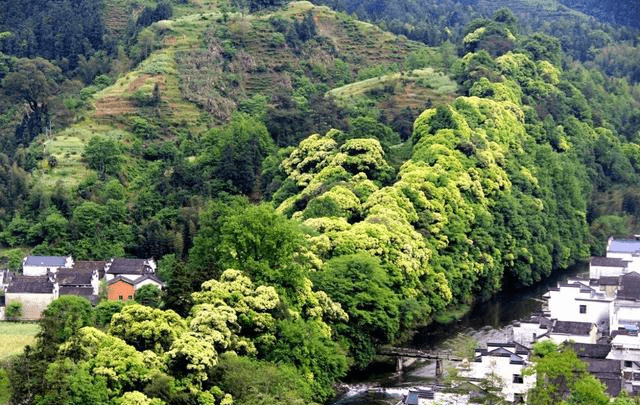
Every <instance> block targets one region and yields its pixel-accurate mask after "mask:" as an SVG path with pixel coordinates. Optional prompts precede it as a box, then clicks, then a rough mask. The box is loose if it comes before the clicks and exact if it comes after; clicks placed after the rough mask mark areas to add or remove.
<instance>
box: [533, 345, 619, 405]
mask: <svg viewBox="0 0 640 405" xmlns="http://www.w3.org/2000/svg"><path fill="white" fill-rule="evenodd" d="M531 360H532V361H533V363H534V366H533V370H532V371H533V372H534V373H535V374H536V385H535V386H534V387H533V388H532V389H531V390H530V391H529V393H528V395H527V398H528V399H527V401H528V403H529V404H531V405H553V404H558V403H560V402H562V401H566V403H569V404H580V405H587V404H593V405H606V404H608V403H609V402H610V400H609V398H608V397H607V395H606V394H605V388H604V385H603V384H602V383H601V382H600V381H598V380H597V379H596V378H595V377H593V376H592V375H590V374H589V372H588V371H587V365H586V364H585V363H584V362H582V361H581V360H580V359H579V358H578V356H577V355H576V354H575V352H574V351H573V350H571V349H570V348H569V347H562V346H560V347H558V346H557V345H556V344H555V343H553V342H552V341H550V340H546V341H542V342H539V343H536V344H535V345H534V346H533V356H532V357H531Z"/></svg>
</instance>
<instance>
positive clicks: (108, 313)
mask: <svg viewBox="0 0 640 405" xmlns="http://www.w3.org/2000/svg"><path fill="white" fill-rule="evenodd" d="M125 305H126V301H109V300H106V299H104V300H102V301H100V303H99V304H98V305H96V307H95V309H94V310H93V313H94V314H95V324H96V326H97V327H98V328H102V329H107V328H108V327H109V325H110V324H111V318H113V315H114V314H117V313H118V312H120V311H121V310H122V307H124V306H125Z"/></svg>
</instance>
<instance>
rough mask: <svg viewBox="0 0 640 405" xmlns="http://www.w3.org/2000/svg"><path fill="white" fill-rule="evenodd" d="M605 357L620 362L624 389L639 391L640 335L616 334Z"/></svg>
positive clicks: (636, 392)
mask: <svg viewBox="0 0 640 405" xmlns="http://www.w3.org/2000/svg"><path fill="white" fill-rule="evenodd" d="M606 358H607V359H608V360H616V361H618V362H619V363H620V366H621V369H622V378H623V387H624V389H625V390H626V391H627V392H630V393H634V394H638V393H640V337H638V335H637V333H636V334H634V335H627V334H618V335H616V336H615V337H614V338H613V340H612V341H611V350H610V351H609V354H607V357H606Z"/></svg>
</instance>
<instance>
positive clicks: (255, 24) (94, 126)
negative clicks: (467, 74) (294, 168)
mask: <svg viewBox="0 0 640 405" xmlns="http://www.w3.org/2000/svg"><path fill="white" fill-rule="evenodd" d="M114 5H119V6H118V7H120V6H122V7H128V6H127V5H126V4H125V2H123V1H120V0H114V2H113V3H112V5H111V6H110V7H107V8H106V13H107V15H109V16H111V17H110V18H111V20H110V21H111V23H110V24H111V29H119V28H118V21H121V19H119V18H118V17H117V12H116V10H117V9H118V7H115V6H114ZM189 11H191V12H190V13H189ZM176 15H177V17H174V18H173V19H172V20H165V21H159V22H157V23H154V24H153V25H152V26H151V27H150V30H151V31H152V32H153V35H154V38H153V41H152V43H150V44H148V45H147V46H148V57H147V58H146V59H145V60H144V61H142V62H141V63H140V64H139V65H138V66H137V67H136V68H135V69H134V70H131V71H129V72H127V73H126V74H124V75H122V76H121V77H119V78H118V80H117V81H116V82H115V83H114V84H113V85H111V86H109V87H107V88H105V89H103V90H101V91H98V92H96V93H95V94H94V95H93V99H92V102H91V103H90V104H91V105H92V108H91V109H89V110H87V111H84V112H81V113H79V116H78V117H77V124H75V125H73V126H72V127H70V128H67V129H65V130H64V131H62V132H59V133H54V134H52V135H50V136H49V137H48V139H46V140H45V141H44V142H43V147H44V149H45V152H47V154H48V155H50V156H53V157H55V162H56V164H55V165H53V166H52V167H50V166H49V165H48V163H47V162H43V163H42V165H41V167H40V170H39V172H38V173H37V174H36V177H37V178H38V179H39V180H38V181H39V182H40V183H41V185H42V187H43V188H44V189H49V190H50V189H52V187H54V186H55V185H56V184H57V183H59V182H62V183H64V184H65V185H66V186H69V187H71V186H74V185H77V184H79V183H80V182H82V181H83V179H85V178H86V176H87V175H88V174H89V173H90V171H88V169H87V168H86V167H85V165H84V164H83V162H82V159H81V157H82V152H83V149H84V145H85V144H86V143H87V142H88V140H89V139H91V138H92V137H94V136H100V137H104V138H109V139H114V140H118V141H119V142H122V143H123V144H125V145H128V146H129V147H131V146H132V145H134V144H138V146H137V148H138V149H139V148H140V147H142V148H144V147H147V146H148V145H151V144H153V143H157V142H166V141H170V142H178V140H179V139H184V138H185V137H187V138H189V139H192V140H196V141H197V139H198V138H199V137H200V136H201V135H202V134H204V133H205V132H206V131H207V130H208V129H209V128H210V127H212V126H216V125H221V124H224V123H225V122H227V120H229V118H230V117H231V115H232V114H233V112H234V111H235V110H236V109H237V108H243V105H245V104H246V103H247V100H255V99H256V97H257V98H258V99H261V100H263V102H265V103H266V107H267V108H275V109H283V110H286V109H287V108H292V109H302V110H304V108H305V105H308V103H310V101H309V100H310V97H312V96H313V95H314V94H320V95H322V94H324V93H325V92H327V91H329V90H331V89H332V88H335V87H340V86H343V85H345V84H348V83H352V82H355V81H357V77H358V75H359V74H360V73H361V72H362V71H364V70H366V69H371V67H389V68H390V69H391V70H392V71H393V70H394V69H395V70H396V71H397V70H399V69H402V66H403V63H404V61H405V60H406V59H407V57H408V56H410V55H411V54H413V53H415V52H417V51H421V52H425V50H427V48H426V47H425V46H424V45H422V44H419V43H416V42H412V41H409V40H407V39H406V38H401V37H397V36H394V35H392V34H389V33H387V32H384V31H382V30H380V29H379V28H377V27H375V26H373V25H371V24H367V23H363V22H359V21H355V20H353V19H351V18H350V17H348V16H346V15H343V14H340V13H336V12H334V11H332V10H330V9H329V8H327V7H317V6H314V5H312V4H311V3H309V2H294V3H291V4H290V5H289V6H288V7H287V8H286V9H283V10H277V11H273V12H271V13H262V14H259V15H252V14H244V13H243V14H227V13H222V12H221V11H220V10H219V9H218V8H217V7H216V5H215V2H213V1H209V2H202V3H201V4H200V5H196V4H187V5H182V6H180V7H179V8H178V9H177V12H176ZM305 24H306V25H305ZM305 29H307V30H311V31H312V32H307V33H305V32H304V30H305ZM425 72H426V71H425ZM428 72H429V73H428V74H425V73H424V72H423V73H421V74H417V75H416V76H415V77H414V76H413V75H407V76H404V75H403V80H395V81H394V83H395V84H394V86H395V87H394V89H395V90H394V95H393V97H392V98H381V99H379V100H378V102H379V107H380V108H381V109H382V110H383V112H384V113H385V115H387V116H388V117H389V119H390V120H393V119H394V117H396V116H397V115H398V114H400V113H401V111H402V109H405V108H407V107H411V108H414V109H420V111H421V110H422V109H424V108H425V107H426V106H427V105H428V104H430V103H432V102H434V103H438V102H440V101H446V100H449V99H451V97H452V95H453V94H454V93H455V86H448V87H447V86H444V87H443V86H442V85H441V84H438V85H437V86H434V83H435V82H433V81H431V82H430V80H432V79H434V78H439V79H438V80H440V81H443V83H445V84H451V82H450V81H449V80H448V79H446V76H444V75H443V74H442V73H441V72H440V67H435V68H432V69H431V70H429V71H428ZM405 79H406V80H405ZM443 89H444V90H443ZM361 96H362V94H361V95H358V97H356V98H361V99H362V98H366V97H361ZM364 96H368V94H365V95H364ZM283 100H284V101H283ZM287 103H289V104H290V105H288V106H287ZM305 103H306V104H305ZM348 107H349V106H348V105H347V104H344V108H348ZM141 141H142V142H141ZM140 143H141V145H140ZM131 158H132V157H131V156H130V157H129V159H131Z"/></svg>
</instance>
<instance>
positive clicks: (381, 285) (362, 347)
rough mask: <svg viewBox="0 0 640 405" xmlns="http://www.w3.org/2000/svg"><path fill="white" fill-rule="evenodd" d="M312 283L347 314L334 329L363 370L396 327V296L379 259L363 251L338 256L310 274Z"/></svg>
mask: <svg viewBox="0 0 640 405" xmlns="http://www.w3.org/2000/svg"><path fill="white" fill-rule="evenodd" d="M312 280H313V282H314V284H315V287H316V288H318V289H320V290H323V291H325V292H326V293H327V294H328V295H329V296H330V297H331V298H332V299H333V300H334V301H336V302H338V303H340V304H342V307H343V309H344V310H345V311H346V312H347V314H348V315H349V322H348V323H347V324H346V325H344V324H338V325H336V329H337V331H338V333H339V334H341V335H342V336H344V337H346V338H347V339H348V341H349V346H350V354H351V356H352V357H353V358H354V360H355V364H356V366H358V367H365V366H366V365H368V364H369V362H371V360H372V359H373V357H374V356H375V351H376V345H378V344H384V343H388V342H390V341H391V340H393V338H394V337H395V335H396V334H397V332H398V330H399V327H400V311H399V304H400V302H399V297H398V296H397V295H396V294H395V293H394V291H393V290H392V289H391V285H390V282H389V277H388V274H387V272H386V271H385V270H384V269H383V268H382V266H381V265H380V260H379V259H378V258H375V257H372V256H370V255H368V254H367V253H364V252H361V253H356V254H352V255H346V256H339V257H336V258H334V259H331V260H329V261H328V262H327V263H326V264H325V265H324V267H323V269H322V270H321V271H318V272H315V273H313V276H312Z"/></svg>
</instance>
